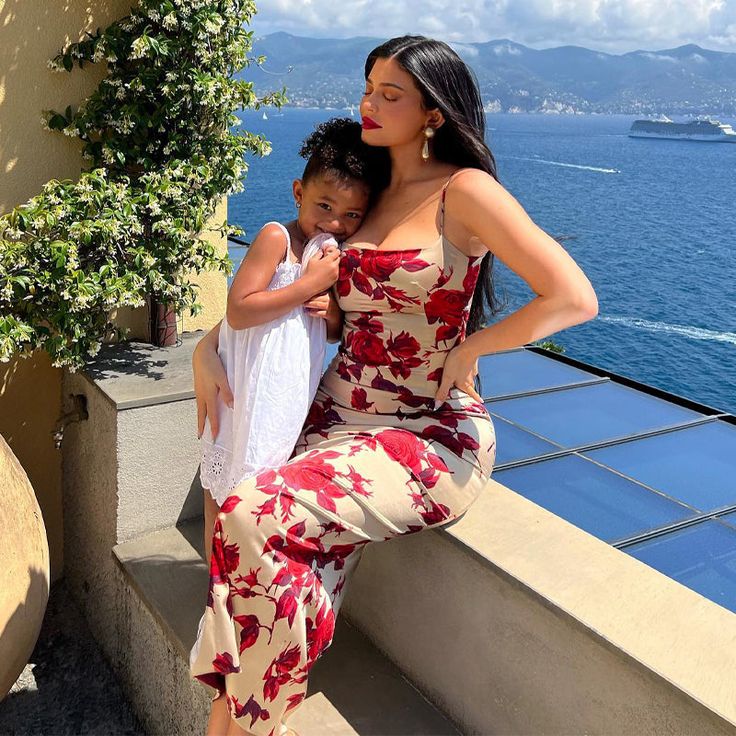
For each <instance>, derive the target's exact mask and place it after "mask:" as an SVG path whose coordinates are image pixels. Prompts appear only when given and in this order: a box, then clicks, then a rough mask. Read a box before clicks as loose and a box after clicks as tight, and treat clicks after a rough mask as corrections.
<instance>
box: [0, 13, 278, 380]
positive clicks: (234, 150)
mask: <svg viewBox="0 0 736 736" xmlns="http://www.w3.org/2000/svg"><path fill="white" fill-rule="evenodd" d="M255 12H256V7H255V3H254V2H251V1H249V0H140V2H139V3H138V4H137V5H136V7H134V8H132V9H131V12H130V14H129V15H128V16H126V17H124V18H121V19H120V20H117V21H115V22H114V23H112V24H111V25H109V26H108V27H107V28H105V29H104V30H100V29H97V31H96V32H95V33H87V34H86V35H85V37H84V38H83V39H82V40H81V41H79V42H77V43H72V44H70V45H68V46H66V47H65V48H64V49H62V50H61V51H60V52H59V54H58V55H57V56H55V57H54V58H53V59H51V60H50V61H49V66H50V68H51V69H53V70H57V71H60V72H62V73H70V72H72V71H73V70H74V68H75V67H80V68H81V67H84V66H85V65H86V64H88V63H91V64H95V63H104V64H106V65H107V75H106V76H105V78H104V79H103V80H102V81H101V83H100V84H99V86H98V87H97V89H96V90H95V91H94V92H93V94H92V95H91V96H90V97H89V98H88V99H86V100H85V101H83V102H82V103H81V104H80V105H79V106H78V107H77V108H76V109H73V108H72V107H67V108H66V110H65V111H63V112H59V111H54V110H49V111H46V112H44V114H43V116H42V123H43V125H44V126H45V127H47V128H48V129H49V130H51V131H58V132H60V133H63V134H64V135H67V136H71V137H74V138H77V139H79V141H80V143H81V148H82V156H83V158H84V159H85V162H86V163H85V168H84V170H83V171H82V174H81V176H80V178H79V180H78V181H69V180H65V181H57V180H51V181H49V182H48V183H47V184H45V185H44V186H43V187H42V189H41V191H40V192H39V193H38V194H37V195H36V196H35V197H33V198H32V199H30V200H29V201H28V202H26V203H25V204H23V205H20V206H19V207H17V208H15V209H14V210H13V211H12V212H9V213H7V214H6V215H4V216H2V217H0V360H2V361H7V360H9V359H10V358H11V357H12V356H13V355H16V354H21V355H26V354H29V353H31V352H32V351H33V350H34V349H37V348H41V349H44V350H46V351H47V352H48V353H49V354H50V355H51V357H52V360H53V363H54V365H57V366H68V367H69V368H71V369H72V370H74V369H76V368H79V367H81V366H82V365H84V363H85V361H86V360H88V358H89V356H91V355H95V354H96V352H97V351H98V350H99V348H100V345H101V343H102V342H103V341H104V340H105V339H108V338H110V337H111V336H114V335H115V334H116V332H118V330H117V328H116V327H115V326H114V324H113V322H112V315H113V312H114V310H115V309H117V308H119V307H122V306H130V307H139V306H143V305H144V304H145V303H146V300H148V299H153V300H155V301H157V302H159V303H165V304H167V305H168V306H169V307H170V308H171V309H174V310H175V311H176V312H177V313H183V312H184V311H186V310H189V312H190V313H191V314H193V315H194V314H197V313H198V312H199V311H200V310H201V305H200V304H199V303H198V302H197V291H198V288H197V286H196V285H195V284H194V283H193V279H192V277H193V276H194V275H195V274H198V273H201V272H202V271H204V270H221V271H224V272H225V273H229V272H230V269H231V263H230V260H229V258H228V257H227V256H223V255H220V254H218V252H217V250H216V248H215V247H214V246H213V245H212V244H211V243H210V242H208V241H207V240H206V238H205V237H204V234H205V229H206V228H210V229H211V230H213V231H219V232H220V233H221V234H224V233H225V232H227V231H228V230H231V231H232V230H234V229H235V228H229V227H228V224H227V223H226V222H223V223H220V224H215V225H208V224H207V223H208V222H210V223H211V221H212V217H213V215H214V212H215V207H216V205H217V204H218V202H219V201H221V199H222V198H223V197H224V196H226V195H228V194H233V193H235V192H238V191H240V190H242V188H243V182H242V180H243V176H244V175H245V173H246V170H247V163H246V161H245V159H244V157H245V155H247V154H251V155H259V156H264V155H267V154H268V153H269V152H270V144H269V143H268V141H267V140H265V138H263V137H262V136H259V135H255V134H253V133H249V132H247V131H244V130H242V129H239V128H237V127H236V126H238V124H239V122H240V120H239V118H238V116H237V115H236V111H237V110H238V109H246V108H253V109H258V108H259V107H260V106H262V105H276V106H281V105H282V104H283V103H284V102H285V101H286V98H285V91H284V90H281V91H278V92H272V93H268V94H266V95H263V96H258V95H256V93H255V91H254V88H253V84H252V83H250V82H246V81H244V80H243V79H241V78H239V76H238V72H239V71H241V70H242V69H244V68H245V67H247V66H249V65H251V64H261V63H262V62H263V60H264V59H263V57H260V56H259V57H256V56H252V55H251V51H252V40H253V37H252V36H253V34H252V31H249V30H247V26H248V24H249V22H250V21H251V19H252V17H253V15H254V14H255Z"/></svg>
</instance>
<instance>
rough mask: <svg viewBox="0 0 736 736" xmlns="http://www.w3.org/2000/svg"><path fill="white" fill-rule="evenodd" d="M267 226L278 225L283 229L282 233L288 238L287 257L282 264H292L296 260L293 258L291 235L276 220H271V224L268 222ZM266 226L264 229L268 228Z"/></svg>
mask: <svg viewBox="0 0 736 736" xmlns="http://www.w3.org/2000/svg"><path fill="white" fill-rule="evenodd" d="M266 225H278V226H279V227H280V228H281V232H283V233H284V235H285V236H286V255H285V256H284V260H283V261H282V263H291V262H292V261H293V260H294V259H293V258H292V257H291V256H292V253H291V236H290V235H289V231H288V230H287V229H286V227H285V226H284V225H282V224H281V223H280V222H277V221H276V220H271V222H267V223H266ZM266 225H264V226H263V227H266Z"/></svg>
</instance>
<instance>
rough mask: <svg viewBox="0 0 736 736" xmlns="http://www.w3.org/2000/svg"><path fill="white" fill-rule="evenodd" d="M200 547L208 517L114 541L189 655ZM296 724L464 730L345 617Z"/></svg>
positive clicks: (202, 578)
mask: <svg viewBox="0 0 736 736" xmlns="http://www.w3.org/2000/svg"><path fill="white" fill-rule="evenodd" d="M201 549H202V520H201V519H198V520H194V521H190V522H186V523H183V524H180V525H179V526H177V527H171V528H169V529H164V530H162V531H159V532H154V533H151V534H147V535H145V536H142V537H139V538H137V539H134V540H131V541H129V542H126V543H124V544H119V545H117V546H116V547H115V548H114V549H113V553H114V555H115V558H116V559H117V561H118V563H119V566H120V569H121V570H122V573H123V576H124V577H125V578H126V579H127V581H128V585H129V586H130V587H131V588H132V590H133V592H134V593H135V594H137V596H138V597H139V598H140V601H141V603H142V604H143V605H144V606H145V607H146V608H147V609H148V611H150V612H151V614H152V615H153V616H154V618H155V619H156V621H157V622H158V623H159V625H160V626H161V628H162V630H163V632H164V634H165V636H166V637H167V640H168V643H169V645H171V646H173V647H174V650H175V651H176V654H177V656H178V657H179V658H183V659H184V661H185V662H188V657H189V650H190V649H191V647H192V645H193V644H194V638H195V634H196V630H197V623H198V622H199V617H200V615H201V613H202V610H203V608H204V604H205V601H206V589H207V569H206V564H205V562H204V560H203V559H202V556H201ZM195 684H196V683H195ZM162 685H163V683H162ZM201 687H202V688H203V687H204V686H201ZM172 717H174V716H172ZM289 724H290V725H291V726H293V727H294V728H295V729H296V730H297V731H298V732H299V733H300V734H302V736H358V735H360V736H369V735H371V736H379V735H387V734H402V735H404V736H458V734H459V731H458V730H457V729H456V728H455V727H454V726H453V725H452V724H451V723H450V722H449V721H448V720H447V719H446V718H445V717H444V716H443V715H442V714H441V713H440V712H439V711H438V710H436V709H435V708H434V707H433V706H432V705H431V704H430V703H429V702H428V701H426V700H425V699H424V698H423V697H422V695H421V694H420V693H419V692H418V691H417V690H416V689H415V688H414V687H413V686H412V685H411V683H409V682H408V681H407V680H406V679H405V678H404V677H403V676H402V674H401V673H400V671H399V670H398V668H397V667H395V666H394V665H393V664H391V663H390V662H389V661H388V660H387V659H385V658H384V657H383V656H382V655H381V654H379V652H378V651H377V650H376V649H375V648H374V647H373V646H371V645H370V644H369V643H368V640H367V639H366V638H365V637H364V636H362V635H361V634H360V633H359V632H358V631H357V630H355V629H354V628H353V627H351V626H350V625H349V624H347V623H346V622H345V621H344V620H343V619H342V618H341V617H338V624H337V629H336V633H335V640H334V642H333V644H332V646H331V647H330V648H329V650H328V651H327V652H326V653H325V655H324V656H323V657H322V658H321V659H320V660H319V661H318V662H317V663H316V664H315V666H314V668H313V669H312V672H311V673H310V679H309V692H308V697H307V699H306V700H305V702H304V704H303V706H301V707H300V708H299V710H298V711H297V712H296V713H295V714H294V716H293V718H291V719H290V721H289Z"/></svg>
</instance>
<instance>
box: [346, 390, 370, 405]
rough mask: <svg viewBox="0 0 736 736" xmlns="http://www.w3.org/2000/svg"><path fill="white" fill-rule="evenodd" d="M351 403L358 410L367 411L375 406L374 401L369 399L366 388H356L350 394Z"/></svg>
mask: <svg viewBox="0 0 736 736" xmlns="http://www.w3.org/2000/svg"><path fill="white" fill-rule="evenodd" d="M350 405H351V406H352V407H353V409H357V410H358V411H367V410H368V409H370V408H371V407H372V406H373V402H372V401H368V394H367V393H366V391H365V389H364V388H354V389H353V390H352V393H351V394H350Z"/></svg>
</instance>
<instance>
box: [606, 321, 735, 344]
mask: <svg viewBox="0 0 736 736" xmlns="http://www.w3.org/2000/svg"><path fill="white" fill-rule="evenodd" d="M597 319H599V320H601V321H602V322H613V323H615V324H620V325H623V326H624V327H633V328H635V329H639V330H647V331H648V332H668V333H671V334H673V335H681V336H682V337H689V338H691V339H693V340H708V341H710V342H725V343H728V344H730V345H736V332H718V331H716V330H706V329H704V328H703V327H693V326H691V325H671V324H669V323H667V322H652V321H650V320H647V319H638V318H637V317H609V316H599V317H598V318H597Z"/></svg>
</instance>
